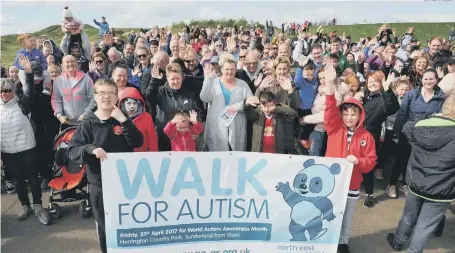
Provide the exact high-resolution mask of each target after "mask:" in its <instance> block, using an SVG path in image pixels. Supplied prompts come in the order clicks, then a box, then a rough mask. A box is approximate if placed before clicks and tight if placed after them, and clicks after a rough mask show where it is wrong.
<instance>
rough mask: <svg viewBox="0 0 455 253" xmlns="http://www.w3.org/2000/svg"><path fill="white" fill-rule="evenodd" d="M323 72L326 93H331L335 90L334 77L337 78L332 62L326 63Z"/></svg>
mask: <svg viewBox="0 0 455 253" xmlns="http://www.w3.org/2000/svg"><path fill="white" fill-rule="evenodd" d="M324 73H325V84H326V95H332V94H334V92H335V84H334V82H335V79H336V78H337V72H336V71H335V68H334V67H333V64H327V65H326V66H325V68H324Z"/></svg>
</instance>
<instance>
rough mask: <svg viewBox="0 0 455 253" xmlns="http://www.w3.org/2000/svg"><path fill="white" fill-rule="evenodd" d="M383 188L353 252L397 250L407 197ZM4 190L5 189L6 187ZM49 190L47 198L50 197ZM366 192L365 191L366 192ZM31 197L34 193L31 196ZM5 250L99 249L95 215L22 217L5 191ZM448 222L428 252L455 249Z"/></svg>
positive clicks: (362, 215)
mask: <svg viewBox="0 0 455 253" xmlns="http://www.w3.org/2000/svg"><path fill="white" fill-rule="evenodd" d="M376 183H377V185H378V187H379V188H380V190H378V191H377V192H376V193H375V196H377V198H378V200H379V201H380V202H379V203H378V204H377V205H376V206H375V207H374V208H372V209H366V208H364V207H363V206H362V204H363V199H362V198H361V199H360V201H359V202H358V205H357V210H356V213H355V215H354V224H353V229H352V230H353V231H352V232H353V233H352V238H351V240H350V243H349V245H350V249H351V252H353V253H389V252H393V251H392V250H391V249H390V247H389V245H388V244H387V242H386V239H385V238H386V236H387V234H388V233H390V232H394V231H395V228H396V226H397V224H398V221H399V219H400V217H401V214H402V212H403V208H404V200H405V199H404V197H401V198H400V199H389V198H388V197H387V195H385V192H384V190H381V189H384V187H385V185H384V182H380V181H376ZM2 188H3V187H2ZM2 193H3V191H2ZM47 195H48V194H47V193H45V194H44V196H43V200H45V202H46V201H47ZM362 196H363V194H362ZM30 198H31V197H30ZM1 200H2V201H1V202H2V214H1V218H2V219H1V224H2V230H1V242H2V247H1V252H3V253H26V252H27V253H28V252H33V253H66V252H68V253H79V252H81V253H82V252H83V253H99V252H100V251H99V249H98V243H97V239H96V238H97V236H96V232H95V223H94V221H93V218H89V219H82V218H79V215H78V207H79V203H78V202H75V203H68V204H64V205H63V206H64V207H63V208H64V212H65V214H64V215H65V216H64V217H63V218H61V219H58V220H55V221H54V223H53V225H51V226H43V225H41V224H40V223H39V221H38V219H36V218H35V217H34V216H32V217H29V218H28V219H26V220H25V221H18V220H17V219H16V213H17V212H18V210H19V206H20V203H19V200H18V199H17V195H15V194H14V195H8V194H2V199H1ZM447 218H448V219H447V225H446V228H445V231H444V235H443V237H441V238H431V239H430V241H429V243H428V246H427V250H425V252H426V253H427V252H428V253H448V252H450V253H455V216H454V215H453V214H452V213H451V212H450V211H448V212H447Z"/></svg>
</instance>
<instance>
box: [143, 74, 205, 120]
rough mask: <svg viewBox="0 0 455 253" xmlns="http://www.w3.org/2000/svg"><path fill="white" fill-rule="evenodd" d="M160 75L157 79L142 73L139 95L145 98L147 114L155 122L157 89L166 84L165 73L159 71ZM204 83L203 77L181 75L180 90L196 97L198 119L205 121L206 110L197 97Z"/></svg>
mask: <svg viewBox="0 0 455 253" xmlns="http://www.w3.org/2000/svg"><path fill="white" fill-rule="evenodd" d="M160 73H161V74H163V78H161V79H157V78H153V77H152V75H151V73H149V72H147V73H144V75H143V76H142V78H141V94H142V96H143V97H144V98H145V103H146V105H147V108H148V112H149V113H150V114H151V115H152V117H153V119H154V120H155V118H156V116H157V112H156V106H157V103H156V99H155V98H156V93H157V92H158V89H159V88H160V87H162V86H164V84H165V83H166V72H164V71H162V70H161V69H160ZM203 83H204V79H203V77H202V78H200V77H194V76H187V75H183V81H182V89H186V90H188V91H190V92H192V93H193V94H194V95H195V96H196V100H197V106H198V108H199V109H201V111H200V113H201V114H200V115H198V117H201V120H203V121H205V120H204V119H205V117H206V115H207V112H206V110H205V109H204V108H205V107H204V103H203V102H202V100H201V98H200V97H199V94H201V90H202V85H203Z"/></svg>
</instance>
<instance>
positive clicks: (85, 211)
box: [79, 201, 92, 218]
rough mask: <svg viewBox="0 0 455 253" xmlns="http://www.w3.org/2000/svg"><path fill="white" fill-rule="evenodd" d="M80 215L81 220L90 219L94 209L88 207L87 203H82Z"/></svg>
mask: <svg viewBox="0 0 455 253" xmlns="http://www.w3.org/2000/svg"><path fill="white" fill-rule="evenodd" d="M79 215H80V216H81V218H88V217H90V216H92V207H91V206H87V203H85V201H82V202H81V205H80V206H79Z"/></svg>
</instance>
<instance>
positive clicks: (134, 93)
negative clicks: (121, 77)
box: [119, 87, 145, 106]
mask: <svg viewBox="0 0 455 253" xmlns="http://www.w3.org/2000/svg"><path fill="white" fill-rule="evenodd" d="M127 98H134V99H138V100H140V101H141V103H142V105H143V106H145V102H144V99H143V98H142V96H141V94H139V91H138V90H137V89H135V88H132V87H126V88H125V89H124V90H123V92H121V93H120V95H119V104H120V103H122V101H123V100H125V99H127Z"/></svg>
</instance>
